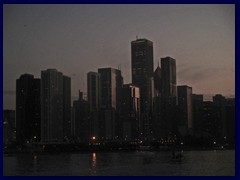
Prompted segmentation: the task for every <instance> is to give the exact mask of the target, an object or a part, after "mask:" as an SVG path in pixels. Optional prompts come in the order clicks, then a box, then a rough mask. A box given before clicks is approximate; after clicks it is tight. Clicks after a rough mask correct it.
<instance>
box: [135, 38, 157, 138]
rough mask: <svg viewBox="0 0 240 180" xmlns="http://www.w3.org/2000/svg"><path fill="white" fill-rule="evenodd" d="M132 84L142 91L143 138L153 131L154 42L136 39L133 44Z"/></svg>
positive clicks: (141, 128) (141, 129)
mask: <svg viewBox="0 0 240 180" xmlns="http://www.w3.org/2000/svg"><path fill="white" fill-rule="evenodd" d="M131 68H132V84H133V85H135V86H137V87H139V89H140V104H141V106H140V109H141V110H140V112H141V127H140V131H141V133H142V134H143V136H145V137H147V136H149V134H150V131H151V118H152V97H153V94H152V91H153V90H152V89H151V88H152V84H153V83H152V79H151V78H152V77H153V42H152V41H150V40H147V39H136V40H135V41H132V42H131Z"/></svg>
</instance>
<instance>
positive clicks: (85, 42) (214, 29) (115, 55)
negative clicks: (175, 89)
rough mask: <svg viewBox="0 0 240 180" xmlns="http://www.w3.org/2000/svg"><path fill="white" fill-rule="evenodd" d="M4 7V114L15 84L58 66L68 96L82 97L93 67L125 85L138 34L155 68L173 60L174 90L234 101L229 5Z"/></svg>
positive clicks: (232, 16) (10, 104)
mask: <svg viewBox="0 0 240 180" xmlns="http://www.w3.org/2000/svg"><path fill="white" fill-rule="evenodd" d="M155 6H156V7H155ZM3 9H4V14H3V15H4V23H3V33H4V41H3V43H4V45H3V46H4V56H3V65H4V66H3V71H4V74H3V76H4V84H3V91H4V93H3V98H4V109H15V93H16V92H15V89H16V87H15V86H16V84H15V80H16V79H17V78H18V77H19V76H20V75H21V74H23V73H25V72H26V73H28V74H33V75H34V76H35V77H37V78H39V77H40V73H41V70H44V69H48V68H56V69H57V70H59V71H61V72H63V73H64V74H66V75H67V76H69V77H71V80H72V92H71V94H72V98H73V97H77V94H78V90H79V89H81V90H82V91H84V92H87V72H90V71H96V70H97V69H98V68H104V67H112V68H116V67H118V66H119V65H121V70H122V75H123V78H124V84H127V83H130V82H131V52H130V46H131V44H130V43H131V41H133V40H134V39H135V36H138V38H147V39H149V40H151V41H152V42H153V57H154V58H153V60H154V70H155V69H156V67H157V64H158V62H160V58H163V57H165V56H171V57H173V58H174V59H176V66H177V85H189V86H191V87H192V88H193V93H198V94H223V95H235V57H234V54H235V47H234V43H235V24H234V23H235V9H234V5H144V6H143V5H4V8H3ZM173 10H174V11H173ZM167 11H169V12H171V13H169V14H168V15H166V12H167ZM79 12H81V13H79ZM143 12H144V16H143ZM60 13H61V14H60ZM109 13H110V14H111V16H109ZM153 15H154V16H153ZM189 15H191V16H189ZM126 17H129V18H126ZM158 31H159V32H158Z"/></svg>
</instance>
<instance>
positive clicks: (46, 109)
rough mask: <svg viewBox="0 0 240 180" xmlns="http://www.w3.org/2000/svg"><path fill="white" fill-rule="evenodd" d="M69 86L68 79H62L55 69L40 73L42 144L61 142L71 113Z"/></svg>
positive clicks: (61, 75)
mask: <svg viewBox="0 0 240 180" xmlns="http://www.w3.org/2000/svg"><path fill="white" fill-rule="evenodd" d="M69 86H71V83H70V78H67V77H64V76H63V74H62V73H61V72H58V71H57V70H56V69H47V70H46V71H42V73H41V118H42V119H41V128H42V131H41V136H42V141H43V142H62V141H63V138H64V128H65V127H64V125H65V124H66V122H67V123H68V121H69V119H68V118H69V117H70V113H71V112H70V111H69V110H70V107H71V106H70V104H69V101H70V100H69V98H70V97H71V95H70V93H71V87H69ZM69 106H70V107H69ZM68 113H69V115H68ZM65 118H66V119H65ZM67 131H68V130H66V131H65V132H67Z"/></svg>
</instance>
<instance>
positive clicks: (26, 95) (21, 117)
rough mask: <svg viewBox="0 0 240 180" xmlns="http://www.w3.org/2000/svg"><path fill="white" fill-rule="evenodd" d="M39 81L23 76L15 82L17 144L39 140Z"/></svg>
mask: <svg viewBox="0 0 240 180" xmlns="http://www.w3.org/2000/svg"><path fill="white" fill-rule="evenodd" d="M40 122H41V107H40V79H36V78H34V76H33V75H30V74H23V75H21V76H20V78H19V79H17V81H16V128H17V129H16V133H17V134H16V136H17V137H16V138H17V142H18V144H22V145H24V144H26V143H31V142H36V141H39V140H40V132H41V130H40V129H41V125H40Z"/></svg>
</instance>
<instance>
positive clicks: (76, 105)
mask: <svg viewBox="0 0 240 180" xmlns="http://www.w3.org/2000/svg"><path fill="white" fill-rule="evenodd" d="M88 117H89V103H88V102H87V101H86V100H84V99H83V92H81V91H79V98H78V100H76V101H73V119H72V121H73V134H72V135H73V136H74V137H76V138H77V139H79V140H80V141H81V142H84V141H88V140H89V137H90V136H89V129H90V122H89V118H88Z"/></svg>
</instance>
